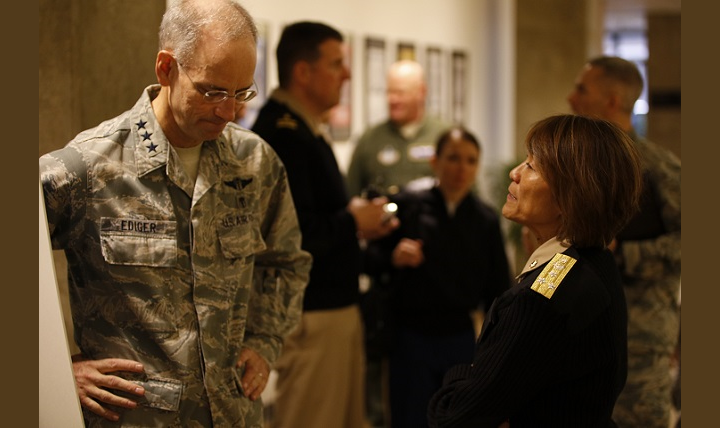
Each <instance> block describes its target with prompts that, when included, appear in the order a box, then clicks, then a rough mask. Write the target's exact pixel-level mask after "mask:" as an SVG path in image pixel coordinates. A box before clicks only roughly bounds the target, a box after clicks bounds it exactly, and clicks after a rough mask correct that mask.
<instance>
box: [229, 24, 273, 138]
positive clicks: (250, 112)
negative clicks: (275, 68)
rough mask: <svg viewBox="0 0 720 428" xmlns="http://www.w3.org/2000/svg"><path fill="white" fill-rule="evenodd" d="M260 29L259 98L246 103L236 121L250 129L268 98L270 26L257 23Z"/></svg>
mask: <svg viewBox="0 0 720 428" xmlns="http://www.w3.org/2000/svg"><path fill="white" fill-rule="evenodd" d="M256 25H257V29H258V40H257V64H256V66H255V75H254V76H253V77H254V79H255V89H256V90H257V91H258V94H257V96H255V98H253V99H251V100H250V101H248V102H247V103H245V107H244V108H243V109H242V110H240V112H241V113H240V114H239V117H237V118H236V119H235V122H237V123H238V124H239V125H240V126H242V127H244V128H248V129H249V128H250V127H252V126H253V124H254V123H255V119H256V118H257V115H258V113H259V112H260V109H261V108H262V106H263V104H265V100H267V97H268V95H269V94H268V87H267V80H268V79H267V73H268V70H267V55H268V34H269V32H268V24H267V23H265V22H262V21H258V22H256Z"/></svg>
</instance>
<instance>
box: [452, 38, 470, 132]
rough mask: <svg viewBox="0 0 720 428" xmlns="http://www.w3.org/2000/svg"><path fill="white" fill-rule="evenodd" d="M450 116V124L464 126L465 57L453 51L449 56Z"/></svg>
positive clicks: (465, 109) (465, 103)
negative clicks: (450, 72)
mask: <svg viewBox="0 0 720 428" xmlns="http://www.w3.org/2000/svg"><path fill="white" fill-rule="evenodd" d="M451 70H452V76H451V78H452V80H451V86H450V87H451V91H452V95H451V99H452V103H451V111H450V112H451V116H450V119H451V120H452V122H454V123H457V124H464V123H465V121H466V115H467V96H466V94H467V89H468V88H467V73H468V71H467V55H466V54H465V52H463V51H459V50H455V51H453V53H452V56H451Z"/></svg>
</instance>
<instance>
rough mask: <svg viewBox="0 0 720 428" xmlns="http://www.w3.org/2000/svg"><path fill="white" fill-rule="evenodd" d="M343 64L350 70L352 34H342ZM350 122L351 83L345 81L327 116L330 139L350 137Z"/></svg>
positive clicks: (337, 139)
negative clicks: (334, 104)
mask: <svg viewBox="0 0 720 428" xmlns="http://www.w3.org/2000/svg"><path fill="white" fill-rule="evenodd" d="M343 38H344V39H345V43H343V49H344V52H343V54H344V56H345V66H346V67H347V68H348V70H352V41H353V40H352V35H350V34H348V33H345V34H343ZM351 122H352V85H351V84H350V80H348V81H346V82H345V84H344V85H343V87H342V90H341V92H340V102H339V103H338V105H336V106H335V107H333V108H332V109H330V113H329V116H328V130H329V131H330V137H331V138H332V141H346V140H348V139H350V131H351Z"/></svg>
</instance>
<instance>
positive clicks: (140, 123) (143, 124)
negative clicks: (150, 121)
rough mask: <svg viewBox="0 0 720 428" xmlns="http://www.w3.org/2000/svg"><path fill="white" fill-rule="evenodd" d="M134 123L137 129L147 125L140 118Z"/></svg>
mask: <svg viewBox="0 0 720 428" xmlns="http://www.w3.org/2000/svg"><path fill="white" fill-rule="evenodd" d="M135 125H137V127H138V129H145V125H147V122H146V121H144V120H142V119H140V121H139V122H138V123H136V124H135Z"/></svg>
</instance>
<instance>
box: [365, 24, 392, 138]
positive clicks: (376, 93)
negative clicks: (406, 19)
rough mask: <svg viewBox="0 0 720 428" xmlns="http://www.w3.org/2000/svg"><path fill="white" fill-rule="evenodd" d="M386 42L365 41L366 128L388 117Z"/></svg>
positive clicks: (370, 38) (367, 39) (377, 39)
mask: <svg viewBox="0 0 720 428" xmlns="http://www.w3.org/2000/svg"><path fill="white" fill-rule="evenodd" d="M385 74H386V63H385V41H384V40H382V39H379V38H374V37H368V38H366V39H365V126H366V127H367V126H371V125H374V124H376V123H379V122H380V121H382V120H385V118H386V117H387V114H388V112H387V97H386V95H385V92H386V89H387V82H386V76H385Z"/></svg>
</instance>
